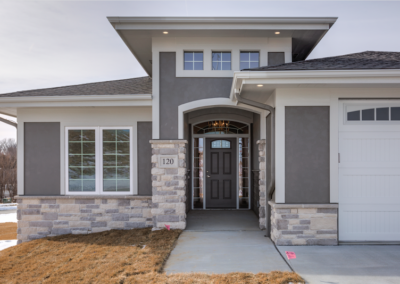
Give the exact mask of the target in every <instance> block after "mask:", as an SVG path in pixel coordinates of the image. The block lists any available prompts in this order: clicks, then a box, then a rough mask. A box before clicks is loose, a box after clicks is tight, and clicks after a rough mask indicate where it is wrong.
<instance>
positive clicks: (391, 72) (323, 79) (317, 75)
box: [230, 69, 400, 101]
mask: <svg viewBox="0 0 400 284" xmlns="http://www.w3.org/2000/svg"><path fill="white" fill-rule="evenodd" d="M244 84H263V85H268V84H274V85H276V84H279V85H294V84H295V85H303V84H307V85H310V84H348V85H351V84H400V69H384V70H382V69H378V70H295V71H283V70H282V71H237V72H234V76H233V82H232V87H231V94H230V98H231V100H233V101H234V100H236V97H235V96H234V92H235V91H238V90H239V88H240V89H241V87H242V86H243V85H244Z"/></svg>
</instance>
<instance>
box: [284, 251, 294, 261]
mask: <svg viewBox="0 0 400 284" xmlns="http://www.w3.org/2000/svg"><path fill="white" fill-rule="evenodd" d="M285 253H286V256H287V258H288V259H293V258H296V254H295V253H294V252H292V251H285Z"/></svg>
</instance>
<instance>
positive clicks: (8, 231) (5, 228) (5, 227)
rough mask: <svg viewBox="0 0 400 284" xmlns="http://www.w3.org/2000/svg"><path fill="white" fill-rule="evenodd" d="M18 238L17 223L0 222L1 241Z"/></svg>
mask: <svg viewBox="0 0 400 284" xmlns="http://www.w3.org/2000/svg"><path fill="white" fill-rule="evenodd" d="M16 239H17V223H11V222H10V223H0V241H1V240H16Z"/></svg>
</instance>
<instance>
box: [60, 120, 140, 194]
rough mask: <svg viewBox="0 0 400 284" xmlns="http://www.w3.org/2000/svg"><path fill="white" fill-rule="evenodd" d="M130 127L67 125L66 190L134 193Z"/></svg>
mask: <svg viewBox="0 0 400 284" xmlns="http://www.w3.org/2000/svg"><path fill="white" fill-rule="evenodd" d="M131 133H132V129H131V128H129V127H128V128H123V127H121V128H119V127H118V128H109V127H93V128H80V129H78V128H67V129H66V137H67V145H68V146H67V149H68V150H67V151H68V153H67V168H68V178H67V192H68V193H70V194H126V193H132V191H133V183H132V156H131V153H132V137H131Z"/></svg>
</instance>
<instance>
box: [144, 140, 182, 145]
mask: <svg viewBox="0 0 400 284" xmlns="http://www.w3.org/2000/svg"><path fill="white" fill-rule="evenodd" d="M150 143H151V144H183V143H185V144H187V143H188V142H187V140H150Z"/></svg>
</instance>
